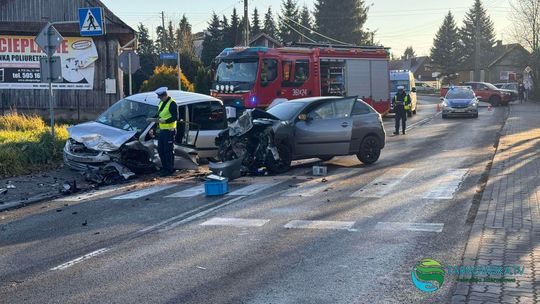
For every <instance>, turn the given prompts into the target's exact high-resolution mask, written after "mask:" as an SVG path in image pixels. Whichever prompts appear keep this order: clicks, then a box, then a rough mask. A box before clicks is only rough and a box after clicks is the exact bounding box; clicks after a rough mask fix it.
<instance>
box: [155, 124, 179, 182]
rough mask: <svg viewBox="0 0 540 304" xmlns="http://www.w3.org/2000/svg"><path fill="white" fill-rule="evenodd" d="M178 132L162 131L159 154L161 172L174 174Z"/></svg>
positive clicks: (159, 139)
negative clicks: (175, 143)
mask: <svg viewBox="0 0 540 304" xmlns="http://www.w3.org/2000/svg"><path fill="white" fill-rule="evenodd" d="M175 137H176V130H160V131H159V134H158V154H159V158H160V159H161V170H162V171H163V172H166V173H172V172H174V138H175Z"/></svg>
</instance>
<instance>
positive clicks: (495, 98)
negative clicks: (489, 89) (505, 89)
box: [489, 96, 501, 107]
mask: <svg viewBox="0 0 540 304" xmlns="http://www.w3.org/2000/svg"><path fill="white" fill-rule="evenodd" d="M489 103H491V104H492V105H493V106H494V107H498V106H500V105H501V98H500V97H499V96H491V97H490V98H489Z"/></svg>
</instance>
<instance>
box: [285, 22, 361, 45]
mask: <svg viewBox="0 0 540 304" xmlns="http://www.w3.org/2000/svg"><path fill="white" fill-rule="evenodd" d="M280 18H285V19H287V21H291V22H293V23H295V24H297V25H299V26H301V27H302V28H304V29H306V30H308V31H311V32H313V33H314V34H317V35H319V36H321V37H323V38H325V39H328V40H330V41H333V42H336V43H339V44H343V45H351V44H350V43H347V42H343V41H339V40H336V39H333V38H330V37H328V36H325V35H323V34H321V33H319V32H317V31H315V30H314V29H311V28H308V27H307V26H304V25H303V24H300V23H298V22H296V21H294V20H292V19H290V18H288V17H286V16H280ZM282 21H283V20H282Z"/></svg>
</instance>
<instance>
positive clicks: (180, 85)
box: [178, 51, 182, 91]
mask: <svg viewBox="0 0 540 304" xmlns="http://www.w3.org/2000/svg"><path fill="white" fill-rule="evenodd" d="M178 90H180V91H182V70H181V69H180V51H178Z"/></svg>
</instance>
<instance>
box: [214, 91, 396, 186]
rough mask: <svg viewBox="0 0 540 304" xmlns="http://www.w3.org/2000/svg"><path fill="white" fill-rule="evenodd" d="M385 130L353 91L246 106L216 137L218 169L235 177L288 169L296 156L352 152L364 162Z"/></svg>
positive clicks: (374, 154)
mask: <svg viewBox="0 0 540 304" xmlns="http://www.w3.org/2000/svg"><path fill="white" fill-rule="evenodd" d="M385 140H386V133H385V131H384V127H383V123H382V118H381V116H380V115H379V113H377V111H375V110H374V109H373V108H372V107H371V106H369V105H368V104H366V103H365V102H363V101H362V100H360V99H358V98H357V97H315V98H304V99H296V100H292V101H286V102H283V103H280V104H278V105H275V106H273V107H271V108H270V109H268V110H267V111H266V112H265V111H262V110H248V111H246V113H244V114H243V115H242V116H241V117H240V118H239V119H238V121H237V122H236V123H234V124H232V125H231V126H230V127H229V129H227V130H225V131H223V132H221V133H220V134H219V136H218V138H217V139H216V145H217V146H218V147H219V153H218V154H219V157H220V159H221V160H223V162H222V163H212V164H211V166H210V169H211V170H212V171H214V172H215V173H217V174H220V173H221V174H223V175H225V176H229V177H237V176H238V175H239V174H238V171H239V170H240V172H241V173H242V172H243V173H256V172H257V171H258V170H259V169H260V168H261V167H265V168H267V169H268V171H270V173H282V172H285V171H287V170H289V168H290V166H291V162H292V161H293V160H297V159H307V158H320V159H322V160H329V159H331V158H333V157H334V156H343V155H356V156H357V157H358V159H359V160H360V161H361V162H363V163H365V164H372V163H374V162H376V161H377V160H378V159H379V156H380V154H381V150H382V149H383V148H384V146H385Z"/></svg>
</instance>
